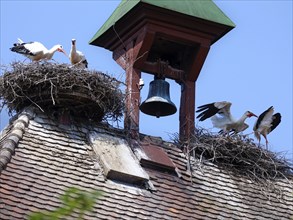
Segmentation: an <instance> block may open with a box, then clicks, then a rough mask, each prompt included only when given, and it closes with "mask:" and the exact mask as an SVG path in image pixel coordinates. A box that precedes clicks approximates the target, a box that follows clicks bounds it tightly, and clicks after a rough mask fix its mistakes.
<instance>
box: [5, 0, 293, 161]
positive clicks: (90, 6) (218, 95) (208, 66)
mask: <svg viewBox="0 0 293 220" xmlns="http://www.w3.org/2000/svg"><path fill="white" fill-rule="evenodd" d="M119 2H120V1H118V0H112V1H111V0H110V1H109V0H108V1H101V0H97V1H13V0H4V1H3V0H1V35H0V41H1V50H0V52H1V54H0V55H1V57H0V59H1V65H8V64H9V63H11V62H13V61H23V60H24V57H22V56H21V55H18V54H16V53H13V52H11V51H10V50H9V48H10V47H11V46H12V44H13V43H14V42H15V41H16V39H17V38H18V37H19V38H21V39H23V40H24V41H39V42H41V43H43V44H44V45H45V46H46V47H48V48H50V47H52V46H53V45H55V44H62V45H63V47H64V49H65V50H66V52H67V53H69V51H70V43H71V39H72V38H75V39H76V40H77V48H78V50H81V51H82V52H83V53H84V54H85V55H86V57H87V60H88V62H89V68H90V69H96V70H99V71H103V72H105V73H108V74H109V75H111V76H114V77H116V78H118V79H119V80H122V81H123V80H124V79H125V72H124V71H123V69H121V68H120V66H119V65H118V64H116V62H115V61H114V60H113V59H112V53H111V52H109V51H107V50H105V49H103V48H99V47H94V46H90V45H89V44H88V42H89V40H90V39H91V38H92V37H93V35H94V34H95V33H96V31H97V30H98V29H99V28H100V27H101V25H102V24H103V23H104V22H105V21H106V20H107V18H108V17H109V16H110V15H111V13H112V12H113V11H114V9H115V8H116V7H117V5H118V4H119ZM214 2H215V3H216V4H217V5H218V6H219V7H220V9H221V10H222V11H223V12H224V13H225V14H226V15H227V16H228V17H229V18H230V19H231V20H232V21H233V22H234V23H235V24H236V28H234V29H233V30H232V31H230V32H229V33H228V34H226V35H225V36H224V37H223V38H221V39H220V40H219V41H217V42H216V43H215V44H213V45H212V47H211V49H210V52H209V54H208V57H207V59H206V62H205V64H204V66H203V68H202V71H201V73H200V76H199V78H198V80H197V82H196V106H199V105H202V104H206V103H210V102H214V101H224V100H225V101H230V102H232V103H233V105H232V107H231V112H232V114H233V115H234V116H235V117H236V118H238V117H240V116H241V115H242V114H243V113H244V112H245V111H246V110H250V111H252V112H254V113H255V114H257V115H258V114H260V113H262V112H263V111H264V110H266V109H267V108H268V107H270V106H272V105H273V106H274V107H275V111H276V112H280V113H281V114H282V122H281V124H280V125H279V127H277V128H276V129H275V130H274V131H273V132H272V133H271V134H269V136H268V139H269V149H270V150H272V151H274V152H286V157H287V158H289V159H292V158H293V153H292V151H293V150H292V139H293V138H292V124H293V119H292V112H293V111H292V110H293V109H292V105H293V104H292V100H293V98H292V93H293V91H292V60H293V58H292V51H293V47H292V26H293V24H292V20H293V19H292V14H293V13H292V11H293V6H292V1H291V0H287V1H284V0H283V1H282V0H278V1H277V0H276V1H270V0H266V1H265V0H262V1H251V0H248V1H245V0H235V1H234V0H223V1H214ZM54 59H55V60H56V61H58V62H60V63H69V60H68V58H66V57H65V56H64V55H63V54H61V53H56V54H55V56H54ZM142 77H143V79H144V81H145V87H144V88H143V90H142V93H141V97H142V101H144V100H145V99H146V97H147V94H148V84H149V82H150V81H151V80H152V79H153V76H151V75H149V74H144V73H143V74H142ZM169 82H170V90H171V91H170V93H171V99H172V101H173V102H174V103H175V104H176V105H177V108H178V109H179V99H180V89H179V86H178V85H177V84H176V83H174V82H172V81H169ZM178 117H179V115H178V112H177V113H176V114H174V115H172V116H168V117H161V118H159V119H157V118H155V117H151V116H148V115H145V114H143V113H141V114H140V132H141V133H144V134H150V135H154V136H161V137H163V139H165V140H169V139H170V135H172V134H174V133H176V132H178V129H179V128H178V125H179V119H178ZM8 120H9V118H8V116H7V111H6V110H3V111H2V112H1V121H0V128H1V130H2V129H3V128H4V127H5V126H6V125H7V124H8ZM254 122H255V118H250V119H248V120H247V123H248V124H249V125H250V127H249V128H248V129H247V130H246V132H244V133H245V134H247V133H251V132H252V127H253V124H254ZM195 123H196V126H201V127H204V128H207V129H210V130H211V131H217V129H213V128H212V124H211V122H210V120H207V121H205V122H198V121H197V120H196V122H195ZM251 138H253V135H251ZM262 143H263V144H264V140H262Z"/></svg>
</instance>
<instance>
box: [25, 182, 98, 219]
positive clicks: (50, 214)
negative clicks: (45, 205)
mask: <svg viewBox="0 0 293 220" xmlns="http://www.w3.org/2000/svg"><path fill="white" fill-rule="evenodd" d="M101 195H102V193H101V192H100V191H97V190H93V191H92V192H86V191H82V190H80V189H78V188H76V187H70V188H68V189H67V190H66V191H65V192H64V194H63V195H61V197H60V200H61V202H62V205H61V207H59V208H56V209H55V210H53V211H41V212H35V213H32V214H31V215H30V216H29V218H28V219H29V220H59V219H61V218H64V217H66V216H70V215H71V214H72V213H77V214H78V216H79V217H78V219H82V217H83V215H84V213H85V212H87V211H92V210H93V207H94V205H95V202H96V199H97V198H99V197H100V196H101Z"/></svg>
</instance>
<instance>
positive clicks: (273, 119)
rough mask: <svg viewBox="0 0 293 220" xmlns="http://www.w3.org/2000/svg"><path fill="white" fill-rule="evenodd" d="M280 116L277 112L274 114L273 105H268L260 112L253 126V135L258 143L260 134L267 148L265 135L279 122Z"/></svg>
mask: <svg viewBox="0 0 293 220" xmlns="http://www.w3.org/2000/svg"><path fill="white" fill-rule="evenodd" d="M281 117H282V116H281V114H280V113H279V112H278V113H276V114H274V107H273V106H271V107H269V108H268V109H267V110H265V111H264V112H263V113H261V114H260V116H259V117H258V119H257V121H256V122H255V124H254V127H253V131H254V135H255V137H256V139H257V140H258V141H259V145H260V139H261V135H262V136H263V137H264V138H265V140H266V148H267V149H268V143H269V141H268V139H267V135H268V134H269V133H270V132H272V131H273V130H274V129H275V128H276V127H277V126H278V125H279V124H280V122H281Z"/></svg>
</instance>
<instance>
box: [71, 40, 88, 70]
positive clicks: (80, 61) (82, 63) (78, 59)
mask: <svg viewBox="0 0 293 220" xmlns="http://www.w3.org/2000/svg"><path fill="white" fill-rule="evenodd" d="M75 44H76V40H75V39H72V40H71V50H70V54H69V59H70V62H71V64H72V65H74V66H79V67H83V68H87V67H88V62H87V60H86V58H85V55H84V54H83V53H82V52H80V51H78V50H76V45H75Z"/></svg>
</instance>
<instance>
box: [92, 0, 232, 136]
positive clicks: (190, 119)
mask: <svg viewBox="0 0 293 220" xmlns="http://www.w3.org/2000/svg"><path fill="white" fill-rule="evenodd" d="M234 27H235V25H234V23H233V22H232V21H231V20H230V19H229V18H228V17H227V16H226V15H225V14H224V13H223V12H222V11H221V10H220V9H219V8H218V7H217V6H216V5H215V4H214V3H213V1H211V0H206V1H197V0H188V1H185V0H181V1H176V0H174V1H157V0H132V1H127V0H123V1H122V2H121V3H120V5H119V6H118V7H117V9H116V10H115V11H114V12H113V14H112V15H111V16H110V18H109V19H108V20H107V21H106V23H105V24H104V25H103V26H102V27H101V28H100V29H99V30H98V32H97V33H96V34H95V36H94V37H93V38H92V39H91V41H90V44H92V45H96V46H101V47H104V48H107V49H109V50H110V51H112V52H113V59H114V60H115V61H116V62H117V63H118V64H119V65H120V66H121V67H122V68H123V69H124V70H125V71H126V85H127V91H126V93H127V99H126V112H125V118H124V125H125V129H128V130H129V131H130V133H131V134H132V137H137V136H138V134H139V105H140V91H139V88H138V83H139V79H140V77H141V72H145V73H149V74H153V75H157V74H162V67H163V69H164V71H163V74H164V77H166V78H169V79H173V80H175V81H176V82H177V83H179V84H180V85H181V101H180V110H179V134H180V138H181V139H187V138H189V136H190V134H192V132H193V131H194V129H195V126H194V120H195V82H196V80H197V78H198V76H199V74H200V70H201V68H202V66H203V64H204V61H205V59H206V57H207V54H208V52H209V50H210V46H211V45H212V44H213V43H214V42H216V41H217V40H218V39H220V38H221V37H222V36H224V35H225V34H226V33H227V32H229V31H230V30H231V29H232V28H234Z"/></svg>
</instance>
